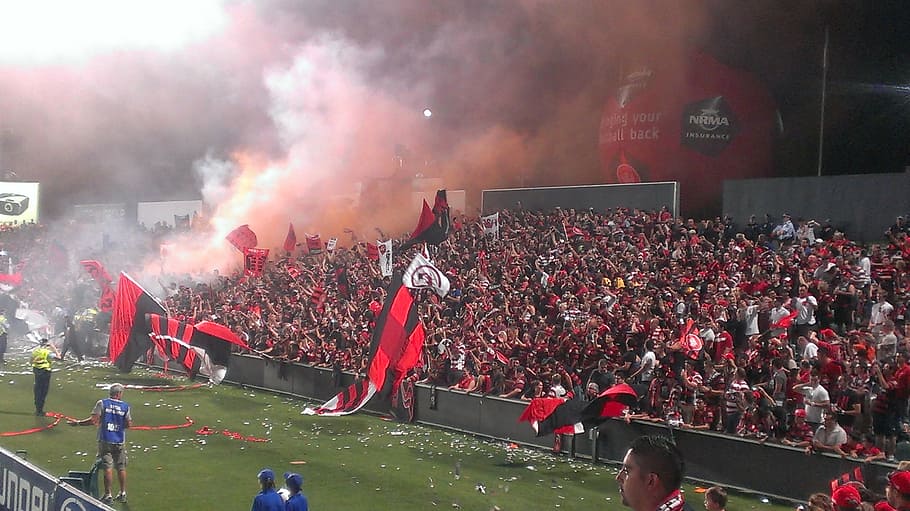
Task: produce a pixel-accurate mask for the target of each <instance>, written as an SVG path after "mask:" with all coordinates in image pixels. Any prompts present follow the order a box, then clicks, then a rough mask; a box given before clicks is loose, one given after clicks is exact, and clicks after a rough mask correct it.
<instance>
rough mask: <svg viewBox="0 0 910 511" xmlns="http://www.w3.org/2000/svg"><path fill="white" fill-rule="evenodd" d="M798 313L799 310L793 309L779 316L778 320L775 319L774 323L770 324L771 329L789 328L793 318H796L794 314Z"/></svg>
mask: <svg viewBox="0 0 910 511" xmlns="http://www.w3.org/2000/svg"><path fill="white" fill-rule="evenodd" d="M798 315H799V311H798V310H795V309H794V310H793V312H791V313H790V314H788V315H786V316H784V317H782V318H780V319H779V320H777V322H776V323H774V324H772V325H771V328H772V329H777V328H790V325H792V324H793V320H794V319H796V316H798Z"/></svg>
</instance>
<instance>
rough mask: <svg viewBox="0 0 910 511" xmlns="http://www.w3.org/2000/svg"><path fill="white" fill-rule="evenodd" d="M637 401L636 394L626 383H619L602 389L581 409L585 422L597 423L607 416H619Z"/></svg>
mask: <svg viewBox="0 0 910 511" xmlns="http://www.w3.org/2000/svg"><path fill="white" fill-rule="evenodd" d="M637 402H638V394H636V393H635V389H633V388H632V387H631V386H630V385H629V384H627V383H620V384H617V385H613V386H612V387H610V388H608V389H606V390H604V391H603V392H601V393H600V394H598V395H597V397H596V398H594V400H593V401H591V402H590V403H588V406H586V407H585V409H584V410H583V411H582V414H581V419H582V421H584V422H585V423H589V422H590V423H597V422H600V421H602V420H603V419H605V418H608V417H619V416H621V415H622V412H623V411H624V410H625V409H626V408H629V407H631V406H635V403H637Z"/></svg>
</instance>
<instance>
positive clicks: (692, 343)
mask: <svg viewBox="0 0 910 511" xmlns="http://www.w3.org/2000/svg"><path fill="white" fill-rule="evenodd" d="M679 343H680V346H682V352H683V354H685V355H686V356H688V357H689V358H691V359H693V360H694V359H696V358H698V354H699V353H700V352H701V350H702V348H704V346H705V341H704V340H703V339H702V338H701V337H699V335H698V327H697V326H695V321H694V320H693V319H688V320H686V325H685V326H684V327H683V328H682V331H681V332H680V334H679Z"/></svg>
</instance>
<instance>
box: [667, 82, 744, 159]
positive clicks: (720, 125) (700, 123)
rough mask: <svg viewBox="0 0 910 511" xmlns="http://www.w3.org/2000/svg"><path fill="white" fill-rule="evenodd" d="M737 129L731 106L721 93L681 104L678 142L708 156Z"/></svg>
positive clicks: (717, 149) (715, 153)
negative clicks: (683, 105)
mask: <svg viewBox="0 0 910 511" xmlns="http://www.w3.org/2000/svg"><path fill="white" fill-rule="evenodd" d="M738 131H739V126H738V123H737V121H736V118H735V117H734V116H733V109H731V108H730V105H728V104H727V102H726V101H725V100H724V97H723V96H715V97H713V98H707V99H702V100H699V101H696V102H694V103H689V104H688V105H686V106H685V108H683V114H682V129H681V130H680V143H682V145H684V146H686V147H688V148H690V149H694V150H695V151H698V152H700V153H702V154H705V155H708V156H716V155H718V154H720V153H721V151H723V150H724V149H725V148H726V147H727V145H729V144H730V142H732V141H733V138H734V137H735V136H736V134H737V132H738Z"/></svg>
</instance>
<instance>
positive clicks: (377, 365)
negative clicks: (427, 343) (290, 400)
mask: <svg viewBox="0 0 910 511" xmlns="http://www.w3.org/2000/svg"><path fill="white" fill-rule="evenodd" d="M423 341H424V330H423V324H422V323H421V322H420V320H419V319H418V317H417V304H416V303H415V302H414V298H413V297H412V296H411V292H410V291H408V288H407V287H405V286H404V285H402V282H401V275H398V274H396V275H395V276H393V278H392V286H391V289H389V294H388V296H387V297H386V301H385V304H383V306H382V312H381V313H380V315H379V319H378V320H377V321H376V327H375V329H374V330H373V339H372V342H371V344H370V364H369V369H368V371H367V377H366V378H364V379H362V380H359V381H357V382H355V383H354V384H353V385H351V386H350V387H348V388H347V389H346V390H344V391H343V392H340V393H339V394H338V395H336V396H335V397H333V398H332V399H330V400H329V401H328V402H326V403H325V404H324V405H322V406H319V407H317V408H315V409H313V408H306V409H304V410H303V412H302V413H304V414H307V415H326V416H337V415H348V414H351V413H354V412H356V411H357V410H359V409H361V408H362V407H363V406H364V405H365V404H366V403H367V401H369V400H370V398H372V397H373V395H374V394H376V392H379V391H380V390H383V393H385V391H384V387H386V384H389V385H388V387H387V388H388V389H389V393H390V395H391V394H394V393H395V392H397V390H398V387H399V385H400V383H401V380H402V379H404V377H405V376H406V375H407V373H408V371H409V370H411V369H412V368H413V367H414V366H415V365H417V363H418V361H419V359H420V352H421V350H422V349H423Z"/></svg>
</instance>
